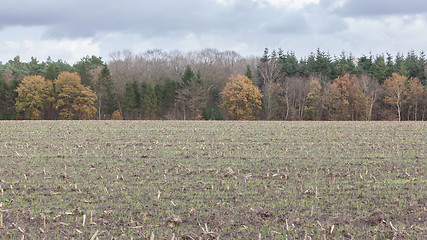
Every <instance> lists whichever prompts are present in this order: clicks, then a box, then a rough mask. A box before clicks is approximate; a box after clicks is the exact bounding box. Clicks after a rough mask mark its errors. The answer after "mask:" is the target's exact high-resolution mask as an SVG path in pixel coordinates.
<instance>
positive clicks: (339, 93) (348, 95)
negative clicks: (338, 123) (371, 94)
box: [329, 74, 368, 120]
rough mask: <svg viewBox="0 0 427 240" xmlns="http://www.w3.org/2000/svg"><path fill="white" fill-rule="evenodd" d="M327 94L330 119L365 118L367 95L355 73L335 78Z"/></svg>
mask: <svg viewBox="0 0 427 240" xmlns="http://www.w3.org/2000/svg"><path fill="white" fill-rule="evenodd" d="M329 94H330V96H329V97H330V100H329V101H330V103H329V104H330V108H331V109H330V110H331V116H330V118H331V120H363V119H365V114H366V105H367V104H368V103H367V97H366V94H365V93H364V92H363V91H362V87H361V85H360V82H359V79H358V78H357V77H356V76H355V75H352V74H345V75H344V76H342V77H339V78H336V79H335V80H334V82H333V83H332V85H331V89H330V93H329Z"/></svg>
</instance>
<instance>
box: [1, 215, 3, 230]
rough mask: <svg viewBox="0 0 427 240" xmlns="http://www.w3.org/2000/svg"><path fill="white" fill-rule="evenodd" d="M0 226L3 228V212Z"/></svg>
mask: <svg viewBox="0 0 427 240" xmlns="http://www.w3.org/2000/svg"><path fill="white" fill-rule="evenodd" d="M0 228H3V214H1V213H0Z"/></svg>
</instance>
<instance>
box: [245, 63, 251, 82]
mask: <svg viewBox="0 0 427 240" xmlns="http://www.w3.org/2000/svg"><path fill="white" fill-rule="evenodd" d="M245 76H246V77H248V78H249V79H250V80H252V81H253V79H252V71H251V65H249V64H247V65H246V73H245Z"/></svg>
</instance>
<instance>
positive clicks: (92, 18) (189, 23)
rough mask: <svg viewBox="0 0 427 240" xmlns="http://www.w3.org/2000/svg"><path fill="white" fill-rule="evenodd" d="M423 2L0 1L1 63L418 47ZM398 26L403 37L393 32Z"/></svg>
mask: <svg viewBox="0 0 427 240" xmlns="http://www.w3.org/2000/svg"><path fill="white" fill-rule="evenodd" d="M295 1H298V0H295ZM426 5H427V1H425V0H419V1H416V0H406V1H403V0H402V1H386V0H370V1H369V0H347V1H345V2H344V4H342V5H339V4H338V5H337V1H336V0H320V1H319V4H309V5H306V6H305V7H303V8H299V9H292V8H287V7H286V5H283V6H282V7H277V6H273V5H268V4H265V2H264V4H259V3H257V2H255V1H253V0H234V1H233V4H228V5H223V4H219V3H218V2H217V1H216V0H179V1H178V0H156V1H148V0H122V1H117V0H74V1H58V0H38V1H34V0H5V2H2V3H1V4H0V60H3V61H5V60H7V59H10V58H13V57H14V56H15V55H17V54H21V55H25V56H31V55H33V54H39V55H42V56H39V57H40V58H43V57H44V56H45V55H47V54H49V52H50V50H51V49H52V46H53V45H55V51H56V52H57V53H60V52H68V53H73V56H72V57H69V56H67V55H64V58H70V59H72V60H70V61H74V60H75V58H76V57H77V58H78V57H79V56H80V55H81V53H82V52H87V53H86V54H98V53H100V54H101V55H102V56H103V57H104V58H108V54H109V53H110V52H112V51H116V50H122V49H130V50H132V51H135V52H140V51H145V50H147V49H151V48H160V49H167V50H171V49H178V50H196V49H200V48H206V47H210V48H218V49H221V50H236V51H238V52H240V53H241V54H243V55H251V54H256V55H259V54H262V51H263V49H264V48H265V47H268V48H270V49H273V48H279V47H280V48H283V49H284V50H294V51H295V52H296V53H297V54H299V55H300V56H301V55H302V56H304V55H306V54H308V53H309V52H311V51H315V49H317V48H321V49H322V50H330V51H331V53H336V54H339V53H340V52H341V51H342V50H346V51H348V52H349V51H352V52H353V53H355V54H356V55H357V54H358V53H367V52H369V51H371V50H372V51H374V52H375V50H376V49H380V50H381V51H382V49H386V50H387V51H389V52H393V51H394V49H396V51H406V50H407V49H415V50H423V49H422V48H424V47H425V46H424V43H425V42H426V41H427V33H426V34H425V33H424V32H425V31H424V29H425V28H426V25H427V23H426V22H427V14H424V15H423V13H425V12H426V9H427V8H426ZM408 15H410V16H408ZM383 16H393V17H391V18H387V19H385V18H383ZM401 26H405V34H401V35H397V34H392V33H391V32H396V28H402V27H401ZM381 36H384V37H388V38H390V36H392V38H393V39H392V40H393V41H391V40H390V41H387V42H384V37H381ZM404 36H411V38H408V39H409V40H408V39H407V38H405V37H404ZM402 47H403V48H402ZM42 48H46V49H42ZM424 50H426V49H424ZM5 52H7V54H5ZM6 55H7V56H6ZM80 57H81V56H80ZM65 60H67V59H65Z"/></svg>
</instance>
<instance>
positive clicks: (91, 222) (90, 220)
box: [89, 211, 93, 225]
mask: <svg viewBox="0 0 427 240" xmlns="http://www.w3.org/2000/svg"><path fill="white" fill-rule="evenodd" d="M92 224H93V218H92V211H90V218H89V225H92Z"/></svg>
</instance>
